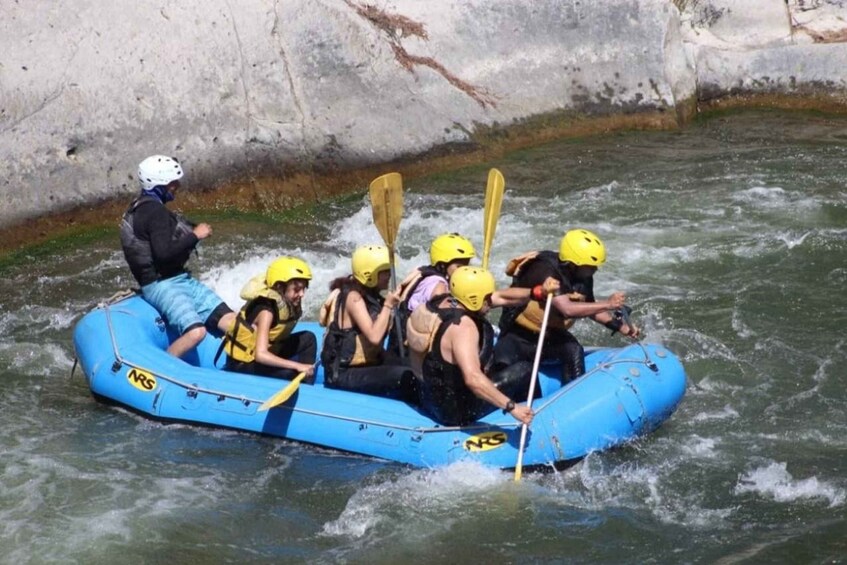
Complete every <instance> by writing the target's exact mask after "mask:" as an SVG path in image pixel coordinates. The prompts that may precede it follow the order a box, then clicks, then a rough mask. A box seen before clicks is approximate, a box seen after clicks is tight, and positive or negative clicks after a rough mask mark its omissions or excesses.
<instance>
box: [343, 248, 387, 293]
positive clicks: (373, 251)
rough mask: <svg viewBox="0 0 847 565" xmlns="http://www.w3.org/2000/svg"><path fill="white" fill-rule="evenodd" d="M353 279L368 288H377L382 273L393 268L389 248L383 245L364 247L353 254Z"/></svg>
mask: <svg viewBox="0 0 847 565" xmlns="http://www.w3.org/2000/svg"><path fill="white" fill-rule="evenodd" d="M351 263H352V266H353V278H355V279H356V280H357V281H359V282H360V283H362V284H363V285H365V286H366V287H368V288H374V287H376V283H377V278H378V276H379V273H380V271H384V270H386V269H390V268H391V264H390V263H389V261H388V248H387V247H385V246H383V245H363V246H362V247H359V248H357V249H356V251H354V252H353V259H352V261H351Z"/></svg>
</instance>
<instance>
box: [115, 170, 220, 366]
mask: <svg viewBox="0 0 847 565" xmlns="http://www.w3.org/2000/svg"><path fill="white" fill-rule="evenodd" d="M182 176H183V171H182V166H181V165H180V164H179V161H177V160H176V159H175V158H174V157H166V156H164V155H153V156H151V157H148V158H146V159H144V160H143V161H142V162H141V163H140V164H139V165H138V180H139V182H140V183H141V194H140V195H139V196H138V197H137V198H136V199H135V200H133V201H132V204H130V206H129V208H128V209H127V211H126V213H124V216H123V219H122V221H121V246H122V247H123V252H124V257H125V258H126V261H127V263H128V264H129V269H130V271H132V275H133V277H135V280H136V281H138V284H139V285H140V286H141V294H142V296H144V299H145V300H147V301H148V302H149V303H150V304H151V305H153V307H154V308H156V310H158V311H159V313H160V314H161V315H162V318H163V319H164V320H165V322H167V323H168V324H169V325H171V326H172V327H174V328H176V329H177V331H178V333H179V337H178V338H177V339H176V340H174V342H173V343H172V344H171V345H170V347H168V352H169V353H170V354H172V355H175V356H176V357H182V356H183V355H185V354H186V353H187V352H188V351H191V350H192V349H194V347H196V346H197V344H198V343H200V342H201V341H202V340H203V338H204V337H206V332H207V330H208V331H212V332H213V333H219V334H223V333H224V332H226V330H227V329H228V328H229V326H230V325H231V324H232V322H233V321H234V320H235V313H234V312H233V311H232V309H231V308H230V307H229V306H227V304H226V303H225V302H224V301H223V300H222V299H221V298H220V297H219V296H218V295H217V294H215V293H214V292H212V290H210V289H209V288H208V287H206V286H205V285H204V284H202V283H201V282H199V281H198V280H197V279H195V278H193V277H192V276H191V273H190V272H189V271H188V270H187V269H186V268H185V264H186V263H187V262H188V259H189V257H190V256H191V252H192V251H193V250H194V248H195V247H196V246H197V243H198V242H199V241H200V240H202V239H205V238H207V237H209V236H210V235H212V227H211V226H210V225H209V224H205V223H201V224H194V223H192V222H190V221H189V220H187V219H186V218H185V217H184V216H182V215H181V214H178V213H176V212H171V211H170V210H168V209H167V207H166V206H165V205H166V204H167V203H168V202H170V201H172V200H173V199H174V194H175V193H176V191H177V189H179V186H180V182H179V181H180V179H181V178H182Z"/></svg>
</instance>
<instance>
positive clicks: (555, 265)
mask: <svg viewBox="0 0 847 565" xmlns="http://www.w3.org/2000/svg"><path fill="white" fill-rule="evenodd" d="M536 261H542V262H543V263H545V264H546V265H548V266H549V267H550V269H551V273H552V274H551V276H553V277H555V278H557V279H558V280H559V282H560V284H561V292H562V293H563V294H567V295H568V297H569V298H570V299H571V300H572V301H574V302H593V301H594V292H593V279H588V280H585V281H578V280H574V279H573V278H572V277H571V276H570V275H569V273H568V272H567V271H566V270H564V269H562V263H561V262H560V261H559V255H558V253H556V252H555V251H540V252H532V253H526V254H524V255H521V256H520V257H516V258H514V259H512V260H511V261H509V266H508V267H507V268H506V274H507V275H510V276H512V286H513V287H520V288H531V287H532V286H534V285H536V284H540V283H541V282H542V281H532V280H527V277H526V273H527V271H528V270H529V268H530V267H531V265H533V264H534V263H535V262H536ZM543 317H544V308H543V306H542V305H541V304H539V303H538V302H536V301H535V300H530V301H529V302H528V303H527V304H526V305H524V306H508V307H504V308H503V312H502V314H501V315H500V330H501V331H502V332H508V331H511V330H512V329H514V328H515V327H516V326H517V327H520V328H523V329H525V330H528V331H530V332H532V333H535V334H537V333H539V332H540V331H541V322H542V319H543ZM575 321H576V320H575V318H565V317H564V316H562V314H561V313H559V311H558V310H556V309H555V308H553V309H551V310H550V318H549V320H548V326H547V328H548V330H549V331H550V333H551V334H554V333H561V332H567V331H568V330H569V329H570V328H571V326H573V324H574V322H575Z"/></svg>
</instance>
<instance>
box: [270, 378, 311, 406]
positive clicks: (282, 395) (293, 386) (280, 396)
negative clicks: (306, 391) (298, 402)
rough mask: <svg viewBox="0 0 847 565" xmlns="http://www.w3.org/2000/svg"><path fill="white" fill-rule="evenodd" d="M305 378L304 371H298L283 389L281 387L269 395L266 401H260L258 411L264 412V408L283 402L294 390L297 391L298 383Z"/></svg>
mask: <svg viewBox="0 0 847 565" xmlns="http://www.w3.org/2000/svg"><path fill="white" fill-rule="evenodd" d="M305 378H306V373H300V374H299V375H297V376H296V377H294V380H292V381H291V382H290V383H288V385H287V386H286V387H285V388H284V389H282V390H281V391H279V392H278V393H276V394H274V395H273V396H272V397H270V398H268V399H267V400H266V401H264V402H263V403H262V405H261V406H259V412H264V411H265V410H270V409H271V408H273V407H274V406H279V405H280V404H282V403H284V402H285V401H286V400H288V399H289V398H291V396H292V395H293V394H294V393H295V392H297V389H298V388H300V383H301V382H302V381H303V379H305Z"/></svg>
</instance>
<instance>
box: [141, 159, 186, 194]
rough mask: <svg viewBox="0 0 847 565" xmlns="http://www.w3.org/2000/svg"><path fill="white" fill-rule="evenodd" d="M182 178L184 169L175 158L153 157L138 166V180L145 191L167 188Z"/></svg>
mask: <svg viewBox="0 0 847 565" xmlns="http://www.w3.org/2000/svg"><path fill="white" fill-rule="evenodd" d="M181 178H182V167H181V166H180V164H179V161H177V160H176V158H174V157H166V156H165V155H153V156H151V157H147V158H146V159H144V160H143V161H141V163H140V164H139V165H138V180H139V181H140V182H141V188H142V189H143V190H153V189H154V188H155V187H157V186H166V185H168V184H170V183H172V182H173V181H175V180H179V179H181Z"/></svg>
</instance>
